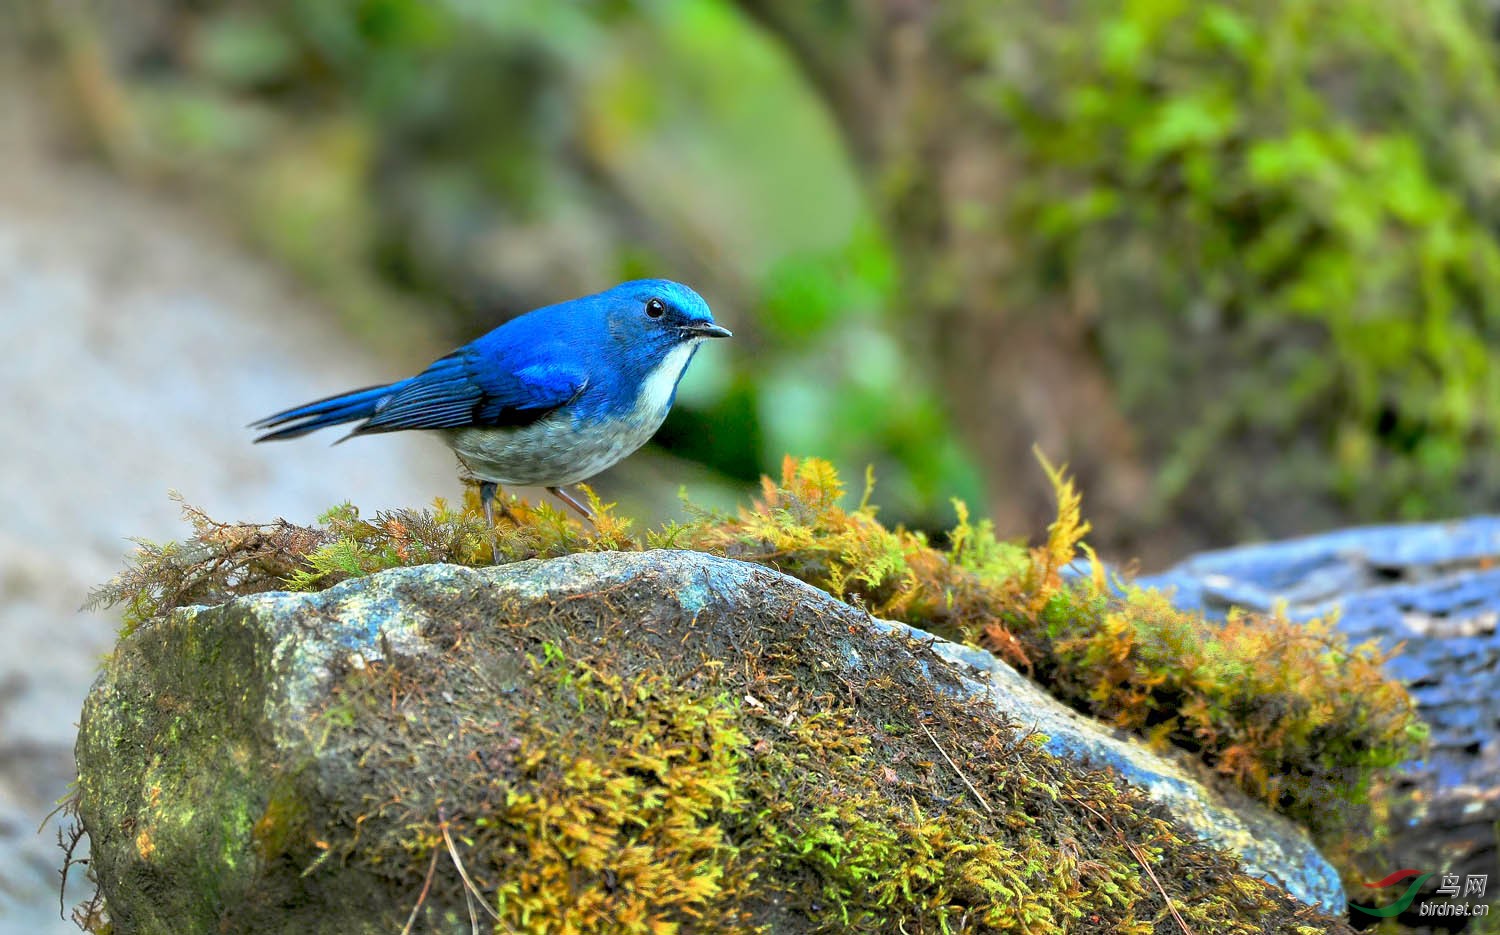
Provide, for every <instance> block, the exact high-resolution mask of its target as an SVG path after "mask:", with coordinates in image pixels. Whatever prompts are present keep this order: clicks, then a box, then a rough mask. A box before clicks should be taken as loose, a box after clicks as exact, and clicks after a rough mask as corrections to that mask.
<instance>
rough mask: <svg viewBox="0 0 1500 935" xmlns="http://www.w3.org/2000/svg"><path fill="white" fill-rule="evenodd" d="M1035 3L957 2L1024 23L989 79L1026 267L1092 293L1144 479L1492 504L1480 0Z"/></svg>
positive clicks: (1202, 492)
mask: <svg viewBox="0 0 1500 935" xmlns="http://www.w3.org/2000/svg"><path fill="white" fill-rule="evenodd" d="M1011 6H1012V7H1013V8H1014V7H1016V6H1017V5H1015V4H1012V5H1011ZM1026 6H1027V7H1028V12H1026V13H1021V12H1017V13H1016V15H1014V16H1007V17H997V16H994V15H993V14H992V13H990V12H988V8H985V9H981V8H979V7H977V6H976V7H974V9H973V12H972V13H971V14H970V15H972V16H974V17H976V18H982V19H985V20H990V21H994V23H995V28H996V29H1000V28H1001V20H1003V22H1004V27H1005V29H1006V33H1005V35H1004V36H994V37H991V43H990V44H989V45H980V46H978V47H977V48H976V50H977V51H993V50H994V49H995V48H999V47H1003V48H1008V49H1011V50H1016V49H1021V50H1023V51H1022V52H1021V53H1020V54H1016V55H1012V56H1009V57H1006V58H999V59H996V60H994V61H996V62H997V67H995V68H994V69H993V70H991V71H990V73H989V74H988V75H987V76H986V78H985V80H984V81H983V83H982V85H981V88H982V90H981V91H980V93H981V94H982V95H983V96H984V97H985V98H986V99H987V100H988V101H989V102H990V104H991V106H992V107H993V108H994V110H995V112H996V113H997V114H999V115H1000V116H1001V119H1003V120H1005V121H1006V122H1007V123H1009V124H1010V125H1011V126H1012V127H1013V128H1014V130H1015V134H1014V138H1013V139H1014V143H1015V145H1016V146H1018V147H1019V149H1020V151H1021V153H1022V154H1023V158H1024V164H1025V182H1024V183H1023V185H1022V186H1021V187H1020V188H1019V189H1018V190H1017V191H1016V192H1015V193H1014V198H1013V203H1012V208H1013V209H1014V210H1013V213H1012V214H1011V215H1010V216H1009V217H1007V218H1006V222H1007V223H1008V224H1009V225H1010V226H1009V227H1008V232H1009V233H1008V236H1011V237H1015V238H1016V239H1017V240H1018V241H1020V242H1023V243H1026V244H1027V249H1028V250H1029V251H1030V256H1029V261H1028V262H1027V263H1026V264H1025V266H1026V267H1027V269H1028V272H1029V273H1030V274H1031V276H1032V279H1031V286H1032V287H1033V288H1036V289H1039V290H1042V291H1044V292H1045V291H1067V292H1069V293H1070V294H1073V295H1075V296H1079V295H1081V296H1083V299H1082V301H1083V302H1084V303H1085V304H1086V305H1087V312H1088V314H1089V317H1090V320H1091V322H1092V326H1093V328H1094V329H1095V331H1096V334H1097V336H1098V341H1099V348H1100V350H1101V352H1102V353H1103V355H1104V356H1105V358H1106V360H1107V363H1108V366H1109V369H1110V372H1111V373H1112V375H1113V377H1114V385H1115V387H1116V389H1117V391H1118V393H1119V398H1120V401H1121V404H1122V405H1123V406H1124V407H1125V409H1126V411H1127V412H1128V413H1129V414H1130V415H1131V416H1132V417H1133V421H1134V423H1135V424H1136V425H1137V426H1139V428H1140V429H1141V431H1142V432H1143V433H1144V435H1145V437H1146V439H1147V441H1148V447H1149V448H1150V449H1151V450H1152V451H1154V452H1157V453H1158V454H1157V459H1158V465H1159V473H1158V475H1157V478H1158V479H1157V490H1156V496H1157V497H1158V498H1160V500H1161V501H1162V502H1164V503H1171V504H1173V505H1174V506H1175V507H1176V508H1177V509H1182V508H1183V507H1187V508H1190V509H1191V508H1193V507H1194V506H1195V505H1196V508H1197V509H1199V510H1203V509H1208V510H1212V511H1215V512H1217V513H1220V514H1221V515H1225V516H1236V515H1247V514H1248V515H1251V516H1253V515H1255V514H1257V513H1260V512H1262V511H1264V512H1269V513H1272V514H1275V513H1277V512H1280V513H1282V514H1283V516H1284V515H1285V514H1286V512H1287V511H1289V510H1290V511H1306V510H1307V504H1308V502H1309V501H1312V502H1313V503H1315V504H1316V503H1317V502H1318V501H1320V500H1322V501H1324V502H1328V501H1332V503H1333V504H1334V505H1333V506H1332V507H1331V508H1330V509H1329V510H1328V512H1332V513H1333V514H1334V515H1332V516H1329V517H1328V519H1329V520H1330V521H1333V520H1336V519H1337V518H1338V513H1339V512H1342V513H1343V514H1344V516H1345V517H1348V516H1352V517H1355V518H1419V517H1429V516H1432V515H1434V514H1442V513H1449V512H1457V511H1462V510H1465V509H1470V510H1472V509H1475V508H1482V504H1485V503H1493V502H1494V496H1495V494H1496V493H1497V492H1500V470H1497V462H1496V460H1495V459H1494V458H1492V457H1485V456H1483V453H1485V452H1488V451H1491V450H1493V447H1494V444H1495V441H1496V438H1497V434H1500V407H1497V406H1496V405H1495V403H1496V401H1497V400H1500V361H1497V347H1500V246H1497V242H1496V238H1495V232H1496V229H1497V225H1500V159H1497V156H1496V153H1497V152H1500V77H1497V71H1496V60H1495V48H1494V42H1493V38H1492V35H1491V29H1492V26H1491V24H1490V23H1489V20H1488V15H1489V14H1487V13H1486V12H1485V10H1484V8H1483V7H1482V6H1481V5H1480V4H1478V3H1468V2H1455V3H1438V4H1409V3H1404V2H1401V0H1316V2H1303V0H1255V2H1209V3H1204V2H1185V0H1130V2H1127V3H1123V4H1121V3H1108V2H1095V0H1087V2H1083V3H1078V4H1070V5H1069V7H1068V13H1067V15H1066V17H1065V18H1064V17H1051V16H1048V15H1046V14H1045V13H1040V12H1039V11H1040V8H1035V9H1033V8H1031V6H1030V5H1026ZM1017 26H1019V27H1020V28H1019V30H1017V29H1015V28H1014V27H1017ZM1020 231H1024V232H1026V236H1025V237H1024V239H1022V237H1021V236H1020V235H1019V233H1018V232H1020ZM1309 495H1310V496H1309ZM1174 501H1175V503H1174ZM1315 509H1316V507H1315ZM1307 520H1308V517H1306V516H1304V518H1303V519H1302V522H1304V523H1305V522H1307ZM1221 525H1223V524H1221ZM1293 525H1294V526H1295V522H1294V523H1293ZM1229 528H1232V527H1229ZM1251 531H1254V530H1253V528H1252V529H1243V528H1242V529H1241V530H1239V532H1240V533H1241V534H1244V533H1246V532H1251ZM1262 531H1263V530H1262ZM1283 531H1285V530H1284V529H1283Z"/></svg>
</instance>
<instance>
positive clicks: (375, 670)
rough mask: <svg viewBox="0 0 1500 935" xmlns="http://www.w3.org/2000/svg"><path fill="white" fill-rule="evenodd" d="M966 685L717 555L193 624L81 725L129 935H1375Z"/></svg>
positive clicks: (634, 559) (102, 692)
mask: <svg viewBox="0 0 1500 935" xmlns="http://www.w3.org/2000/svg"><path fill="white" fill-rule="evenodd" d="M1044 741H1045V738H1043V737H1042V736H1041V735H1038V734H1034V733H1031V732H1028V731H1027V730H1026V729H1025V728H1024V727H1023V726H1021V725H1018V724H1017V723H1015V722H1014V721H1011V720H1010V719H1008V718H1006V717H1005V716H1003V715H1002V714H1000V713H999V712H998V711H997V710H996V709H995V707H994V706H993V704H991V703H989V702H988V701H986V700H984V699H982V698H978V697H976V696H975V695H974V694H973V691H972V684H971V683H967V682H966V681H965V679H964V677H963V675H962V673H961V672H960V670H959V669H958V668H957V667H955V666H954V665H953V664H952V663H951V662H949V661H947V660H945V659H944V658H942V657H941V656H939V655H938V654H936V653H935V652H933V650H932V648H931V647H930V646H928V645H924V644H923V643H922V642H921V641H918V640H914V639H911V638H910V637H909V636H908V635H905V634H903V633H889V632H885V633H882V632H881V631H880V629H878V628H876V627H874V626H872V623H871V621H870V618H869V617H868V616H867V615H865V614H863V613H862V612H860V611H858V610H856V609H854V608H852V607H850V606H849V605H847V604H843V603H841V602H838V601H835V600H833V599H831V598H830V597H828V596H827V595H826V594H825V593H823V592H821V591H818V590H817V589H815V588H811V587H809V586H807V585H805V584H802V583H800V582H797V581H795V580H793V579H791V578H788V577H786V576H783V575H781V574H779V573H777V572H774V571H771V570H769V569H765V568H761V567H757V566H753V565H748V564H744V563H740V562H735V561H730V560H727V559H722V558H715V557H711V556H707V555H701V554H697V553H690V552H667V551H652V552H644V553H596V554H578V555H570V556H566V557H563V558H558V559H553V560H549V561H531V562H522V563H517V564H513V565H509V566H504V567H497V568H492V569H469V568H462V567H458V566H453V565H428V566H417V567H410V568H400V569H394V570H391V571H387V572H382V573H380V574H377V575H373V576H370V577H366V578H360V579H356V580H351V581H348V582H345V583H344V584H340V585H337V586H335V587H333V588H330V589H329V590H326V591H323V592H321V593H317V594H287V593H267V594H259V595H253V596H248V597H242V598H238V599H235V600H232V601H230V602H228V603H226V604H223V605H221V606H218V607H213V608H206V607H185V608H180V609H177V610H175V611H172V612H171V613H169V614H167V615H165V616H163V617H158V618H155V619H152V620H148V621H146V622H144V623H142V624H141V625H140V626H139V627H137V628H136V629H135V630H134V631H133V632H131V633H130V634H129V635H128V636H126V637H124V638H123V639H122V640H121V643H120V645H119V647H118V649H117V650H116V652H115V653H114V654H113V655H112V656H111V657H110V659H109V660H108V661H107V663H106V666H105V671H104V673H103V675H102V676H101V678H100V679H99V681H98V683H97V684H96V686H95V688H94V690H93V691H92V693H91V694H90V696H89V699H88V701H87V702H86V705H85V708H84V713H83V719H82V724H81V732H80V736H79V742H78V750H77V754H78V766H79V812H80V815H81V817H82V820H83V823H84V826H85V828H86V829H87V831H88V833H89V837H90V841H91V846H92V860H93V864H92V869H93V873H94V875H95V877H96V879H97V881H98V883H99V885H100V887H101V890H102V892H103V895H104V899H105V905H106V907H107V910H108V913H109V917H110V920H111V925H112V926H113V931H114V932H116V933H136V932H140V933H154V932H171V933H177V932H184V931H219V932H257V933H260V932H292V931H296V932H328V933H333V932H339V933H342V932H366V931H370V932H375V931H379V932H385V933H389V932H397V931H402V927H403V926H404V925H408V924H409V925H410V926H411V928H410V930H411V931H415V932H429V931H443V932H446V931H455V932H467V931H471V929H472V927H473V925H474V922H473V921H471V917H472V918H473V919H477V920H478V924H479V925H482V926H484V927H486V928H493V929H494V930H496V931H528V932H530V931H534V932H651V933H664V932H674V931H680V932H691V931H715V932H718V931H729V932H733V931H744V932H749V931H757V930H759V931H766V932H803V931H820V930H824V931H843V930H855V931H891V932H895V931H906V932H938V931H1009V932H1028V933H1051V932H1065V931H1066V932H1089V931H1098V932H1128V933H1147V932H1155V931H1178V930H1180V929H1179V927H1178V920H1177V919H1174V916H1178V917H1180V920H1181V922H1182V923H1183V924H1184V925H1185V926H1186V927H1188V928H1190V929H1191V930H1194V931H1213V932H1217V933H1228V932H1245V933H1251V932H1255V933H1259V932H1265V931H1276V932H1287V933H1313V932H1330V931H1337V932H1346V931H1349V929H1348V928H1347V926H1345V924H1344V923H1343V922H1341V921H1338V920H1334V919H1331V918H1329V917H1326V916H1322V915H1319V914H1318V913H1317V911H1316V910H1314V909H1312V908H1310V907H1308V906H1306V905H1304V904H1302V903H1300V902H1298V901H1297V900H1295V899H1293V898H1291V897H1290V896H1289V895H1287V893H1286V892H1285V891H1283V890H1281V889H1279V888H1277V887H1274V886H1271V885H1269V884H1267V883H1265V882H1263V881H1262V880H1260V879H1257V878H1256V877H1253V876H1251V875H1249V874H1248V873H1247V872H1246V871H1245V868H1244V867H1243V866H1242V865H1241V863H1240V862H1239V860H1238V859H1237V858H1235V857H1234V856H1232V855H1231V854H1229V853H1228V852H1226V851H1224V850H1220V849H1217V848H1214V847H1212V846H1209V845H1206V844H1204V843H1201V842H1200V841H1199V840H1198V839H1197V838H1196V837H1195V836H1194V835H1193V834H1192V833H1191V832H1190V831H1188V830H1187V828H1186V827H1185V826H1184V825H1182V824H1181V823H1179V822H1178V821H1177V820H1176V819H1175V818H1174V817H1173V816H1172V815H1171V814H1170V813H1169V812H1168V811H1167V810H1166V809H1165V808H1164V807H1162V806H1161V805H1159V804H1156V803H1153V802H1152V801H1150V800H1148V799H1147V798H1145V797H1144V796H1143V795H1142V794H1141V793H1140V792H1138V791H1136V790H1134V789H1132V788H1131V787H1129V786H1127V785H1125V784H1124V783H1122V782H1121V781H1120V780H1119V779H1117V778H1113V777H1112V776H1111V774H1108V773H1105V772H1100V771H1096V770H1092V769H1088V768H1085V767H1083V766H1080V765H1078V764H1077V763H1073V762H1070V761H1068V760H1065V759H1060V758H1057V757H1054V756H1053V755H1051V754H1050V753H1048V752H1047V750H1046V749H1044Z"/></svg>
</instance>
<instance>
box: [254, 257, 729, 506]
mask: <svg viewBox="0 0 1500 935" xmlns="http://www.w3.org/2000/svg"><path fill="white" fill-rule="evenodd" d="M729 336H730V333H729V331H728V330H727V329H725V328H722V327H720V326H719V325H718V324H716V323H715V322H714V319H713V314H712V313H711V312H710V311H709V308H708V305H707V303H705V302H704V301H703V299H702V297H700V296H699V295H698V294H697V293H696V292H694V291H693V290H692V289H689V288H688V287H687V286H684V285H682V284H680V283H675V282H671V281H670V280H665V279H640V280H634V281H631V282H625V283H621V284H620V285H618V286H615V287H614V288H613V289H609V290H607V291H605V292H601V293H599V294H597V295H591V296H585V297H583V298H579V299H573V300H571V301H568V302H562V303H559V304H557V305H549V306H546V307H544V308H539V309H536V310H535V311H532V312H528V313H526V314H525V315H521V316H520V317H518V318H514V319H512V320H511V321H508V322H506V323H505V324H504V325H501V326H500V327H499V328H496V329H495V330H494V331H491V332H490V333H489V334H486V335H485V336H484V337H481V338H479V339H478V340H476V341H473V342H471V343H469V344H466V345H464V346H463V347H461V348H459V349H458V350H456V351H454V352H453V353H451V354H448V355H447V356H445V357H442V358H440V359H438V360H437V361H434V362H433V364H432V365H431V366H429V367H428V368H427V369H426V370H424V371H422V372H421V373H419V374H417V375H416V376H414V377H411V378H409V379H406V380H401V381H398V382H396V383H391V384H388V385H386V386H373V387H367V388H365V389H360V390H354V391H352V392H349V393H343V394H340V395H338V396H331V397H329V398H327V399H322V400H318V401H316V402H311V403H306V404H304V405H301V406H296V407H294V408H291V409H287V410H285V411H283V412H278V413H276V414H275V415H272V416H268V417H267V418H265V419H262V420H261V421H259V422H256V423H254V425H253V426H252V427H254V428H260V429H267V430H268V431H267V432H266V433H265V434H263V435H261V436H260V437H259V438H257V439H256V441H276V440H280V439H287V438H296V437H298V436H301V435H305V434H307V433H309V432H315V431H317V430H318V429H322V428H327V427H328V426H331V425H340V424H346V423H351V422H352V423H357V424H356V425H355V426H354V427H353V429H352V430H351V431H350V432H349V434H348V435H346V436H345V438H350V437H353V436H355V435H366V434H370V433H375V432H394V431H400V430H405V429H427V430H434V431H438V432H440V433H442V435H443V438H444V440H445V441H447V443H448V444H449V445H450V446H452V447H453V449H454V451H455V452H456V453H457V454H458V457H459V459H460V460H461V461H462V462H463V463H464V464H465V465H466V466H467V467H468V469H469V470H470V471H472V472H473V474H474V476H476V477H478V478H479V479H480V481H481V482H482V483H481V493H482V495H483V497H484V500H485V507H486V510H487V511H488V509H489V506H490V499H491V498H492V497H493V494H494V487H495V485H496V484H534V485H539V486H544V487H548V488H549V489H552V490H553V492H554V493H556V494H557V495H558V496H559V497H562V498H563V499H564V500H565V501H567V502H569V503H570V504H571V505H573V506H574V507H575V508H578V509H579V510H580V511H581V512H584V513H585V515H587V511H586V510H583V508H582V507H581V506H580V505H579V504H578V503H577V501H576V500H573V498H572V497H569V496H567V495H566V493H564V492H563V491H562V490H561V489H560V488H562V487H563V486H564V485H566V484H572V483H576V482H577V481H580V480H584V479H586V478H588V477H591V476H593V475H594V474H597V473H598V472H600V471H602V470H604V469H605V468H607V467H609V466H611V465H612V464H614V463H616V462H617V461H619V460H620V459H622V458H624V457H625V456H626V455H628V454H630V453H631V452H632V451H634V450H636V449H637V448H639V447H640V446H641V445H643V444H645V442H646V440H647V439H648V438H650V437H651V435H652V434H654V433H655V432H656V429H657V428H659V427H660V426H661V423H662V420H663V419H665V418H666V415H667V411H668V410H669V409H670V408H671V405H672V402H673V400H674V399H675V397H676V392H677V383H678V381H679V380H681V379H682V374H683V373H684V372H685V371H686V369H687V365H688V363H689V362H690V361H691V360H692V358H693V355H694V353H695V352H696V351H697V347H698V345H699V344H700V343H702V342H703V341H704V340H706V339H708V338H715V337H729ZM343 440H344V439H340V441H343Z"/></svg>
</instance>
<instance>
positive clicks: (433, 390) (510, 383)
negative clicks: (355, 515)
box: [352, 345, 588, 435]
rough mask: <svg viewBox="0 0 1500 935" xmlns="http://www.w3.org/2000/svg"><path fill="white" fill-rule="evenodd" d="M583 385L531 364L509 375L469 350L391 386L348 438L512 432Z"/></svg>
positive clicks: (573, 373)
mask: <svg viewBox="0 0 1500 935" xmlns="http://www.w3.org/2000/svg"><path fill="white" fill-rule="evenodd" d="M587 386H588V377H587V375H586V374H584V373H583V372H582V371H581V370H578V369H574V368H570V367H567V366H564V365H558V364H540V363H538V364H532V365H530V366H526V367H521V368H519V369H516V370H511V369H509V368H507V367H504V366H501V365H500V364H498V363H497V362H496V360H495V358H494V357H493V356H491V355H488V354H485V353H483V352H482V351H481V350H480V349H479V348H476V347H475V346H473V345H470V346H469V347H465V348H460V349H459V350H457V351H454V352H453V353H452V354H449V355H448V356H447V357H444V358H442V359H440V360H438V361H436V362H434V363H433V365H432V366H430V367H428V368H427V369H426V370H424V371H422V372H421V373H419V374H418V375H416V376H415V377H412V378H411V379H410V380H407V381H405V382H404V383H402V384H398V385H397V386H396V387H393V389H394V390H395V392H393V393H392V394H391V395H390V396H389V397H387V398H386V399H383V400H381V402H380V403H379V405H378V407H377V408H376V411H375V414H374V415H372V416H370V418H369V419H367V420H365V422H364V423H362V424H361V425H360V426H359V427H358V428H356V429H355V430H354V432H353V433H352V434H356V435H359V434H364V433H366V432H394V431H397V430H399V429H444V428H465V427H469V426H487V427H506V428H517V427H520V426H524V425H530V424H531V423H533V422H535V421H537V420H538V419H541V418H542V417H544V416H546V415H547V414H548V413H550V412H552V411H554V410H556V409H558V408H559V407H561V406H565V405H567V404H568V403H569V402H571V401H573V400H574V399H576V398H578V396H579V395H580V394H581V393H582V392H583V391H584V389H585V387H587Z"/></svg>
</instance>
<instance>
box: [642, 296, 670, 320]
mask: <svg viewBox="0 0 1500 935" xmlns="http://www.w3.org/2000/svg"><path fill="white" fill-rule="evenodd" d="M666 313H667V303H665V302H663V301H662V300H661V299H651V300H650V301H649V302H647V303H646V314H647V315H649V316H650V317H652V318H660V317H661V316H663V315H665V314H666Z"/></svg>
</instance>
